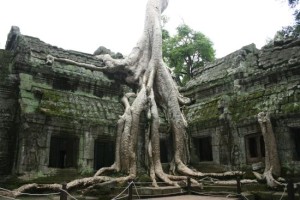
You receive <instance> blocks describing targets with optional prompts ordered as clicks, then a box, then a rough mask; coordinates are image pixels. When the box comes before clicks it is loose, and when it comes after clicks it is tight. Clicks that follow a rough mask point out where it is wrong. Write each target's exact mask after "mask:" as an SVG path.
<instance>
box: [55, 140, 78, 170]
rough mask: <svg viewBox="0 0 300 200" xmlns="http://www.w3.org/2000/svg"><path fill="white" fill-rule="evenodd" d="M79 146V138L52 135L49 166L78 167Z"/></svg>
mask: <svg viewBox="0 0 300 200" xmlns="http://www.w3.org/2000/svg"><path fill="white" fill-rule="evenodd" d="M78 147H79V140H78V139H77V138H75V137H61V136H53V137H51V142H50V156H49V167H54V168H71V167H77V158H78Z"/></svg>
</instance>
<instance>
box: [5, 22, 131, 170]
mask: <svg viewBox="0 0 300 200" xmlns="http://www.w3.org/2000/svg"><path fill="white" fill-rule="evenodd" d="M0 53H1V54H0V56H1V58H0V60H1V63H0V64H1V70H2V71H3V72H4V71H5V72H6V73H1V76H3V78H2V77H1V82H0V90H1V93H0V101H1V104H0V105H1V107H0V109H1V118H0V120H1V121H0V123H1V127H0V130H1V132H0V143H1V149H0V160H1V162H0V163H1V165H0V171H1V172H2V168H3V169H6V170H3V172H4V171H5V172H4V173H7V172H8V171H10V170H11V168H9V167H7V166H9V165H10V166H12V162H14V169H13V172H14V173H24V172H30V171H35V172H36V171H42V172H47V171H48V170H49V167H54V168H59V167H64V168H70V167H71V168H77V169H80V170H93V168H94V167H95V166H96V165H95V164H96V163H95V158H94V149H95V145H98V144H99V141H101V142H102V143H101V144H103V142H104V143H105V142H107V143H110V142H113V143H114V140H115V134H116V124H117V119H118V116H119V115H122V114H123V106H122V104H121V102H120V97H121V96H122V95H123V93H124V90H128V87H126V86H124V85H121V84H120V81H115V79H113V78H112V76H113V75H106V74H103V73H102V72H97V71H91V70H89V69H85V68H83V67H80V66H78V65H76V63H75V62H80V63H86V64H93V65H95V66H98V67H103V63H102V62H100V61H99V60H96V59H95V58H94V57H93V55H90V54H85V53H80V52H75V51H67V50H64V49H61V48H57V47H55V46H51V45H49V44H46V43H44V42H42V41H41V40H39V39H38V38H34V37H29V36H24V35H22V34H21V33H20V32H19V30H18V28H17V27H13V28H12V31H11V32H10V34H9V36H8V41H7V44H6V50H1V52H0ZM11 55H13V56H11ZM49 55H51V56H53V57H57V58H64V59H69V60H72V61H75V62H74V63H67V62H63V61H56V60H54V62H53V63H49V62H48V61H47V56H49ZM11 77H14V78H15V79H13V80H14V82H12V83H11V84H7V80H11V79H12V78H11ZM2 91H3V92H2ZM16 119H17V120H16ZM9 148H12V149H14V150H15V151H16V153H11V152H13V151H10V149H9ZM108 148H109V147H108ZM98 149H99V148H98ZM113 153H114V152H113ZM110 157H112V158H113V155H110ZM99 162H100V161H99ZM101 162H103V160H101Z"/></svg>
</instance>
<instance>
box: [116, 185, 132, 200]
mask: <svg viewBox="0 0 300 200" xmlns="http://www.w3.org/2000/svg"><path fill="white" fill-rule="evenodd" d="M132 183H133V181H131V182H130V183H129V184H128V186H127V187H126V188H125V189H124V190H123V191H122V192H121V193H120V194H118V195H117V196H115V197H114V198H112V200H115V199H118V197H119V196H120V195H121V194H123V193H124V192H125V191H126V190H127V189H128V188H129V187H130V185H131V184H132Z"/></svg>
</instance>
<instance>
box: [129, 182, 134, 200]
mask: <svg viewBox="0 0 300 200" xmlns="http://www.w3.org/2000/svg"><path fill="white" fill-rule="evenodd" d="M132 185H133V184H132V181H131V180H129V188H128V200H132Z"/></svg>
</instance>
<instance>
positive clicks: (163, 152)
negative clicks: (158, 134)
mask: <svg viewBox="0 0 300 200" xmlns="http://www.w3.org/2000/svg"><path fill="white" fill-rule="evenodd" d="M160 162H161V163H168V162H169V159H168V146H167V141H166V140H160Z"/></svg>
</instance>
